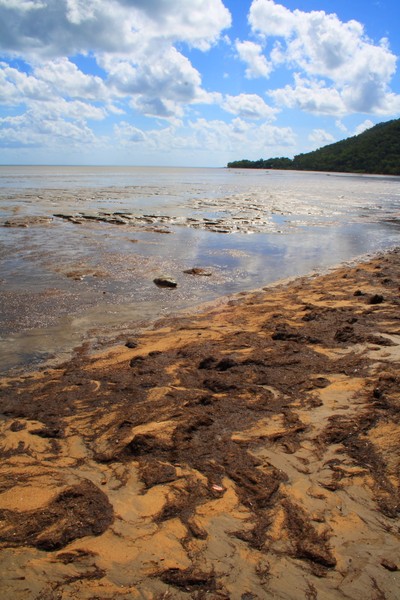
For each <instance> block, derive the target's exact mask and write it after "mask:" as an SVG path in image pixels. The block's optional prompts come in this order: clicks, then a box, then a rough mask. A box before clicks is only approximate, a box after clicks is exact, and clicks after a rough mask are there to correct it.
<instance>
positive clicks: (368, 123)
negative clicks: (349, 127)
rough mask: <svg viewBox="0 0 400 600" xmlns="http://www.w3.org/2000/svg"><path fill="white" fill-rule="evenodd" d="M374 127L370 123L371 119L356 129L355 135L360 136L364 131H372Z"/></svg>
mask: <svg viewBox="0 0 400 600" xmlns="http://www.w3.org/2000/svg"><path fill="white" fill-rule="evenodd" d="M373 126H374V123H373V122H372V121H370V119H366V120H365V121H363V122H362V123H360V124H359V125H358V126H357V127H356V128H355V131H354V135H359V134H360V133H363V132H364V131H366V130H367V129H370V128H371V127H373Z"/></svg>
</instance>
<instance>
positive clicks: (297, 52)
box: [249, 0, 398, 114]
mask: <svg viewBox="0 0 400 600" xmlns="http://www.w3.org/2000/svg"><path fill="white" fill-rule="evenodd" d="M249 22H250V24H251V26H252V29H253V31H254V32H255V33H258V34H260V35H262V36H264V37H275V38H276V37H279V38H282V40H283V41H280V42H279V43H276V44H275V47H274V49H273V51H272V52H271V60H272V62H273V64H275V65H278V64H282V63H285V64H286V65H287V66H288V67H289V68H295V69H296V70H300V69H301V71H302V72H303V73H304V74H305V77H306V78H308V79H309V80H315V81H318V82H319V84H320V85H321V86H322V87H324V88H325V91H324V92H323V94H324V96H325V101H321V92H320V93H319V94H318V95H319V97H320V100H318V99H317V98H316V97H315V98H314V99H315V100H316V101H315V102H310V103H309V107H308V108H307V103H306V102H304V101H303V100H301V99H302V98H303V92H304V89H302V87H300V89H297V86H295V87H294V88H293V89H289V88H287V89H288V90H289V92H290V95H291V99H292V100H293V98H294V97H295V96H296V97H297V98H298V99H300V100H299V106H302V107H303V108H305V109H306V110H314V106H315V110H316V112H325V110H324V109H322V110H321V107H323V105H324V104H326V90H327V89H328V86H327V84H326V80H330V81H331V82H332V86H331V87H332V97H333V95H334V92H333V90H335V91H336V95H340V101H339V102H338V107H339V109H338V110H337V111H336V114H343V112H344V111H345V112H347V113H352V112H374V111H380V112H382V113H385V112H386V111H388V110H389V106H393V104H396V102H398V100H397V98H398V97H397V96H396V97H395V98H393V97H390V100H389V98H388V95H389V94H390V90H389V83H390V80H391V78H392V77H393V75H394V73H395V69H396V56H395V55H394V54H393V53H392V52H391V51H390V49H389V47H388V44H387V40H385V39H383V40H381V41H380V43H379V44H374V43H373V42H372V41H371V40H370V39H369V38H368V37H367V36H366V34H365V32H364V28H363V26H362V25H361V23H359V22H357V21H355V20H351V21H348V22H342V21H340V20H339V18H338V17H337V16H336V15H335V14H327V13H325V12H324V11H311V12H304V11H301V10H297V9H296V10H294V11H291V10H289V9H287V8H285V7H284V6H281V5H279V4H277V3H275V2H273V1H272V0H253V3H252V5H251V8H250V13H249ZM314 96H315V94H314ZM276 98H279V99H281V100H282V99H283V94H282V96H281V97H280V96H279V94H278V95H276ZM286 105H287V102H286ZM343 109H344V110H343ZM327 112H330V113H333V114H334V111H332V110H331V109H330V108H328V111H327Z"/></svg>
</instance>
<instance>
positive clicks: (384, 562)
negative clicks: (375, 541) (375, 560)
mask: <svg viewBox="0 0 400 600" xmlns="http://www.w3.org/2000/svg"><path fill="white" fill-rule="evenodd" d="M381 565H382V567H384V568H385V569H387V570H388V571H392V572H393V573H394V572H395V571H398V570H399V569H398V566H397V565H396V564H395V563H394V562H392V561H391V560H388V559H387V558H382V560H381Z"/></svg>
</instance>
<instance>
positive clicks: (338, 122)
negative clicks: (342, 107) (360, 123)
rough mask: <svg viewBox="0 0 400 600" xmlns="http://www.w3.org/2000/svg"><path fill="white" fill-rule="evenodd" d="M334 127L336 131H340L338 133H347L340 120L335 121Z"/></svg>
mask: <svg viewBox="0 0 400 600" xmlns="http://www.w3.org/2000/svg"><path fill="white" fill-rule="evenodd" d="M335 125H336V127H337V128H338V129H340V131H343V132H344V133H347V131H348V129H347V127H346V125H345V124H344V123H343V122H342V121H341V120H340V119H338V120H337V121H335Z"/></svg>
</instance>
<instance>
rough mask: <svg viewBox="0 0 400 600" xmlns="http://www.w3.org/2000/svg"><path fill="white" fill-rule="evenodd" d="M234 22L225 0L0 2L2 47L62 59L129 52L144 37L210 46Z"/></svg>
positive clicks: (44, 0) (14, 0)
mask: <svg viewBox="0 0 400 600" xmlns="http://www.w3.org/2000/svg"><path fill="white" fill-rule="evenodd" d="M230 24H231V15H230V13H229V11H228V10H227V8H226V7H225V6H224V5H223V3H222V2H221V0H191V2H190V3H188V2H187V1H186V0H168V1H166V0H149V1H147V0H146V1H144V0H109V1H107V2H105V1H104V0H36V1H35V0H32V1H31V2H29V1H28V0H25V1H22V2H20V1H18V2H16V0H1V2H0V49H2V50H4V51H6V52H11V53H15V54H21V53H24V54H30V55H39V56H43V55H44V56H49V57H53V58H55V57H59V56H64V55H67V56H68V55H69V56H71V55H73V54H76V53H79V52H85V51H86V50H88V49H90V50H93V51H95V52H112V53H119V54H120V53H129V52H132V51H135V49H136V48H137V47H138V45H140V43H141V41H143V40H148V39H152V40H168V41H169V42H170V43H173V42H175V41H181V42H182V41H183V42H186V43H188V44H190V45H192V46H194V47H197V48H200V49H202V50H205V49H207V48H209V47H210V45H211V44H213V43H215V42H216V41H217V40H218V38H219V36H220V34H221V31H222V30H223V29H225V28H227V27H229V26H230Z"/></svg>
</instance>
